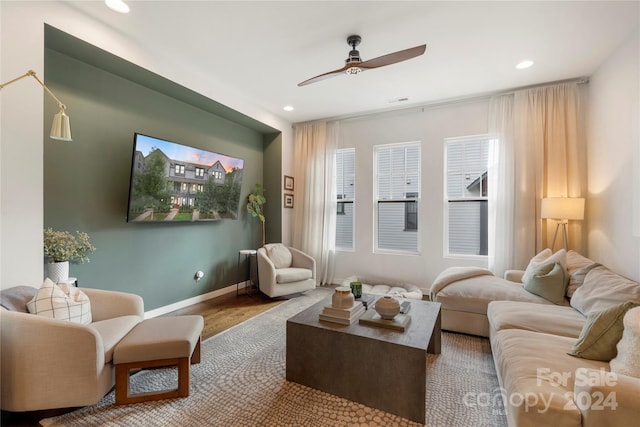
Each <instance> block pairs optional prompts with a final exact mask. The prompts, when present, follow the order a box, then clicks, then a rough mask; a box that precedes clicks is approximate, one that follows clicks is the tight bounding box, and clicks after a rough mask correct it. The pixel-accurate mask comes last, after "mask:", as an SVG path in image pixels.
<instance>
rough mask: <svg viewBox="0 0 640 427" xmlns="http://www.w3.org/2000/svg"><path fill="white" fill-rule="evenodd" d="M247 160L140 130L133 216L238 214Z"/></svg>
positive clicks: (199, 218) (157, 218) (136, 219)
mask: <svg viewBox="0 0 640 427" xmlns="http://www.w3.org/2000/svg"><path fill="white" fill-rule="evenodd" d="M243 166H244V160H242V159H237V158H235V157H231V156H225V155H224V154H219V153H214V152H211V151H205V150H200V149H198V148H193V147H188V146H186V145H181V144H177V143H175V142H170V141H165V140H163V139H159V138H154V137H151V136H147V135H143V134H140V133H136V134H135V135H134V138H133V159H132V161H131V180H130V185H129V208H128V211H127V222H157V221H169V222H181V221H189V222H195V221H214V220H218V219H223V218H231V219H237V218H238V205H239V204H240V188H241V187H242V169H243Z"/></svg>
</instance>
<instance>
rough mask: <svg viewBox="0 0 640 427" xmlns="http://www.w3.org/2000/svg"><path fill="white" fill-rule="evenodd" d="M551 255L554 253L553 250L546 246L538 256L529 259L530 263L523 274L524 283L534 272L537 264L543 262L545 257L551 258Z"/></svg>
mask: <svg viewBox="0 0 640 427" xmlns="http://www.w3.org/2000/svg"><path fill="white" fill-rule="evenodd" d="M551 255H553V252H552V251H551V249H549V248H546V249H543V250H542V251H540V253H538V254H537V255H536V256H534V257H533V258H531V261H529V264H527V268H525V269H524V274H523V275H522V283H524V278H525V277H527V278H529V277H530V276H531V275H532V274H533V268H534V267H535V266H536V265H538V264H540V263H542V262H543V261H544V260H545V259H547V258H549V257H550V256H551Z"/></svg>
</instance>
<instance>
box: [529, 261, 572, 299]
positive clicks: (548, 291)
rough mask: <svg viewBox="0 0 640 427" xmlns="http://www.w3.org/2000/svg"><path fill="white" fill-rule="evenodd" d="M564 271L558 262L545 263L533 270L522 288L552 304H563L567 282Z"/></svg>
mask: <svg viewBox="0 0 640 427" xmlns="http://www.w3.org/2000/svg"><path fill="white" fill-rule="evenodd" d="M565 276H566V274H565V271H564V268H562V265H561V264H560V263H559V262H545V263H543V264H539V265H537V266H535V267H534V268H533V274H532V275H531V277H530V278H529V280H527V281H526V282H524V288H525V290H527V291H528V292H531V293H532V294H534V295H538V296H539V297H542V298H544V299H546V300H547V301H550V302H552V303H554V304H559V305H561V304H562V303H563V302H564V290H565V287H566V283H567V281H566V280H565Z"/></svg>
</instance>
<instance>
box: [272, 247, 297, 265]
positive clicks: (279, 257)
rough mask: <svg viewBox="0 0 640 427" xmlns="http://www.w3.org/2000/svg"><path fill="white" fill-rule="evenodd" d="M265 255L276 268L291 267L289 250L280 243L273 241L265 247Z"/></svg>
mask: <svg viewBox="0 0 640 427" xmlns="http://www.w3.org/2000/svg"><path fill="white" fill-rule="evenodd" d="M267 255H269V259H270V260H271V262H272V263H273V265H274V266H275V267H276V268H289V267H291V259H292V257H291V252H290V251H289V249H288V248H287V247H286V246H285V245H283V244H282V243H274V244H272V245H269V247H268V248H267Z"/></svg>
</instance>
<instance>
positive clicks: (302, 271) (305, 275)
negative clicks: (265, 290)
mask: <svg viewBox="0 0 640 427" xmlns="http://www.w3.org/2000/svg"><path fill="white" fill-rule="evenodd" d="M312 277H313V272H312V271H311V270H309V269H307V268H295V267H289V268H277V269H276V283H291V282H298V281H300V280H306V279H311V278H312Z"/></svg>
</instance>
